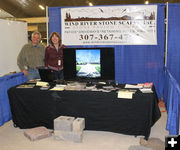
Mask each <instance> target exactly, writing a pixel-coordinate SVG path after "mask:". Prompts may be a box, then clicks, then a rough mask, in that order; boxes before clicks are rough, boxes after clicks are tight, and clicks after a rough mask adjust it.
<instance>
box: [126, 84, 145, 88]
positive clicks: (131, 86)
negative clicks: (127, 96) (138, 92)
mask: <svg viewBox="0 0 180 150" xmlns="http://www.w3.org/2000/svg"><path fill="white" fill-rule="evenodd" d="M125 88H129V89H140V88H143V85H139V84H137V85H133V84H126V85H125Z"/></svg>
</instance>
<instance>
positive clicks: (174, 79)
mask: <svg viewBox="0 0 180 150" xmlns="http://www.w3.org/2000/svg"><path fill="white" fill-rule="evenodd" d="M179 39H180V4H169V5H168V39H167V41H168V48H167V66H166V75H165V83H164V102H165V104H166V108H167V113H168V119H167V130H169V134H171V135H178V134H179V111H180V45H179Z"/></svg>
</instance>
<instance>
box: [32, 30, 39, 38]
mask: <svg viewBox="0 0 180 150" xmlns="http://www.w3.org/2000/svg"><path fill="white" fill-rule="evenodd" d="M35 34H38V35H39V37H40V39H41V33H40V32H39V31H34V32H33V33H32V34H31V37H33V36H34V35H35Z"/></svg>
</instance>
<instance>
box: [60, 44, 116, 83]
mask: <svg viewBox="0 0 180 150" xmlns="http://www.w3.org/2000/svg"><path fill="white" fill-rule="evenodd" d="M63 65H64V79H65V80H88V81H89V80H114V78H115V77H114V74H115V73H114V70H115V69H114V48H112V47H101V48H99V47H98V48H64V49H63Z"/></svg>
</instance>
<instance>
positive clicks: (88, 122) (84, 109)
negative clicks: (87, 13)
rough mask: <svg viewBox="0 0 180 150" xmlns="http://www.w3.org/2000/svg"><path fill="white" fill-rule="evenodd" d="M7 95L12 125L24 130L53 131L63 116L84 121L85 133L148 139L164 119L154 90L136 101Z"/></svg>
mask: <svg viewBox="0 0 180 150" xmlns="http://www.w3.org/2000/svg"><path fill="white" fill-rule="evenodd" d="M8 95H9V99H10V105H11V111H12V118H13V122H14V124H15V125H16V126H18V127H20V128H22V129H24V128H33V127H37V126H45V127H47V128H50V129H53V120H54V119H55V118H56V117H58V116H61V115H64V116H73V117H83V118H85V129H86V130H99V131H111V132H116V133H122V134H128V135H135V136H137V135H143V136H145V138H146V139H147V138H148V137H149V135H150V131H151V127H152V126H153V125H154V123H155V122H156V121H157V120H158V119H159V118H160V116H161V113H160V110H159V107H158V99H157V95H156V92H155V91H154V92H153V93H148V94H143V93H141V92H140V91H139V90H138V91H137V92H136V93H135V94H134V96H133V99H119V98H117V92H115V91H113V92H99V91H45V90H40V88H39V87H34V88H16V87H13V88H11V89H9V91H8Z"/></svg>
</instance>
